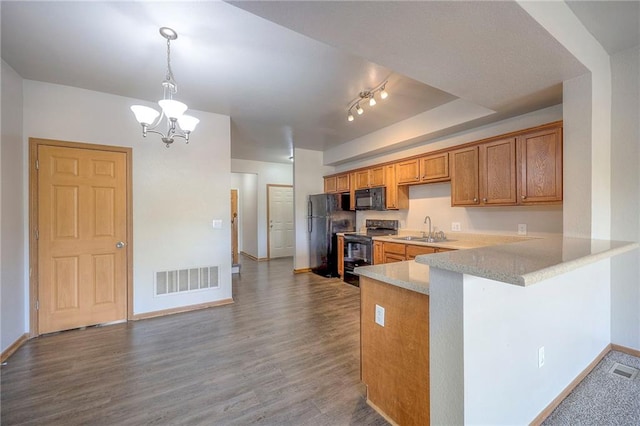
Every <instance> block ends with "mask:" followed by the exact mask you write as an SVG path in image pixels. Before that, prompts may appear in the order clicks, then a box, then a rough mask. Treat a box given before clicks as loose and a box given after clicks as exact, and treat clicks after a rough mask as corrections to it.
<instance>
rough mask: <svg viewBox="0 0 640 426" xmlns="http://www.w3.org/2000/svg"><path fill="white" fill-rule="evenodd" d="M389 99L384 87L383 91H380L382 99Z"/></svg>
mask: <svg viewBox="0 0 640 426" xmlns="http://www.w3.org/2000/svg"><path fill="white" fill-rule="evenodd" d="M388 97H389V94H388V93H387V91H386V90H385V89H384V87H383V88H382V91H380V99H387V98H388Z"/></svg>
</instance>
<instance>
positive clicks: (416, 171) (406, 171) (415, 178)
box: [396, 158, 420, 185]
mask: <svg viewBox="0 0 640 426" xmlns="http://www.w3.org/2000/svg"><path fill="white" fill-rule="evenodd" d="M396 181H397V183H398V185H406V184H409V183H419V182H420V160H419V159H417V158H414V159H413V160H407V161H401V162H399V163H397V164H396Z"/></svg>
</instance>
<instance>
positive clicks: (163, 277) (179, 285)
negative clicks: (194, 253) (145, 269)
mask: <svg viewBox="0 0 640 426" xmlns="http://www.w3.org/2000/svg"><path fill="white" fill-rule="evenodd" d="M155 284H156V285H155V289H156V296H161V295H164V294H172V293H184V292H187V291H195V290H202V289H207V288H214V287H218V267H217V266H207V267H204V268H190V269H178V270H175V271H162V272H156V283H155Z"/></svg>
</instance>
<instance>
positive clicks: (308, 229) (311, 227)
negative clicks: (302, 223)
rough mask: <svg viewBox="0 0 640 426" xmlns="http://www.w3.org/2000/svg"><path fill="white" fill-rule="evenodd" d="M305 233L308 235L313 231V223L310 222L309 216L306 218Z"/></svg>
mask: <svg viewBox="0 0 640 426" xmlns="http://www.w3.org/2000/svg"><path fill="white" fill-rule="evenodd" d="M307 231H308V232H309V233H311V231H313V222H312V219H311V216H309V217H308V218H307Z"/></svg>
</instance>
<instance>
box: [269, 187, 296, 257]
mask: <svg viewBox="0 0 640 426" xmlns="http://www.w3.org/2000/svg"><path fill="white" fill-rule="evenodd" d="M267 188H268V194H267V195H268V198H269V206H268V207H269V209H268V217H267V220H268V222H269V223H268V226H269V258H270V259H273V258H276V257H287V256H293V252H294V248H293V241H294V236H293V187H292V186H278V185H268V186H267Z"/></svg>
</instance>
